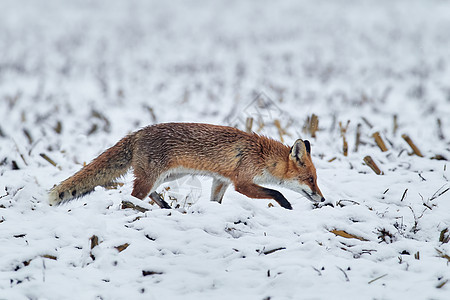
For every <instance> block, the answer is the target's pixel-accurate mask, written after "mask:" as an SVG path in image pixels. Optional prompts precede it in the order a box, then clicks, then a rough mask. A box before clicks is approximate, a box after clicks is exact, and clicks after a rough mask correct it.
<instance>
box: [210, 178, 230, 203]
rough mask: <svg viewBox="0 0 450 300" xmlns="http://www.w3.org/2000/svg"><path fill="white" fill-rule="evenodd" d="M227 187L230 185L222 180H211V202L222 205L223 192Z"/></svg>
mask: <svg viewBox="0 0 450 300" xmlns="http://www.w3.org/2000/svg"><path fill="white" fill-rule="evenodd" d="M229 185H230V183H228V182H226V181H224V180H221V179H218V178H213V183H212V187H211V201H217V202H219V203H222V199H223V195H224V194H225V191H226V190H227V188H228V186H229Z"/></svg>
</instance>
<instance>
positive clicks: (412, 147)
mask: <svg viewBox="0 0 450 300" xmlns="http://www.w3.org/2000/svg"><path fill="white" fill-rule="evenodd" d="M402 138H403V139H404V140H405V141H406V142H407V143H408V145H409V146H410V147H411V149H412V150H413V154H415V155H417V156H420V157H423V155H422V153H421V152H420V150H419V148H417V146H416V145H415V144H414V143H413V141H412V140H411V138H410V137H409V136H408V135H407V134H402Z"/></svg>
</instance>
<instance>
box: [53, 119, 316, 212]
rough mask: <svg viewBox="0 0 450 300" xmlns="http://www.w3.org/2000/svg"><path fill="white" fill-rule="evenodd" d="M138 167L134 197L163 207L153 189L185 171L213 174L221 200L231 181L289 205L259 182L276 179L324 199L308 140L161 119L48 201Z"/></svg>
mask: <svg viewBox="0 0 450 300" xmlns="http://www.w3.org/2000/svg"><path fill="white" fill-rule="evenodd" d="M130 167H132V168H133V172H134V176H135V179H134V185H133V191H132V193H131V195H132V196H134V197H136V198H139V199H144V198H145V197H147V196H148V195H150V197H151V198H152V199H153V200H154V201H155V202H156V203H157V204H158V205H159V206H160V207H162V208H170V206H169V205H168V204H167V203H166V202H165V201H164V200H163V199H162V198H161V197H159V195H158V194H157V193H156V192H155V190H156V188H157V187H158V186H159V185H160V184H162V183H164V182H167V181H172V180H175V179H177V178H179V177H182V176H185V175H189V174H191V175H209V176H212V177H213V184H212V189H211V200H212V201H217V202H219V203H221V202H222V198H223V195H224V193H225V190H226V189H227V188H228V186H229V185H230V183H232V184H233V185H234V187H235V189H236V191H237V192H239V193H241V194H244V195H246V196H247V197H250V198H258V199H274V200H275V201H276V202H278V203H279V204H280V205H281V206H282V207H284V208H286V209H292V206H291V204H290V203H289V202H288V200H286V198H285V197H284V196H283V195H282V194H281V193H280V192H278V191H276V190H273V189H269V188H265V187H262V186H260V184H274V185H279V186H282V187H286V188H288V189H291V190H293V191H296V192H299V193H301V194H303V195H304V196H306V198H308V199H309V200H311V201H315V202H323V201H325V198H324V197H323V195H322V193H321V191H320V190H319V187H318V186H317V175H316V169H315V167H314V165H313V163H312V160H311V146H310V143H309V142H308V141H306V140H305V141H303V140H301V139H298V140H297V141H296V142H295V143H294V145H293V146H292V147H288V146H286V145H284V144H282V143H280V142H278V141H276V140H273V139H270V138H267V137H265V136H261V135H258V134H256V133H247V132H243V131H241V130H238V129H236V128H233V127H227V126H218V125H210V124H198V123H163V124H156V125H152V126H148V127H145V128H143V129H141V130H139V131H136V132H134V133H132V134H130V135H128V136H126V137H124V138H122V139H121V140H120V141H119V142H118V143H117V144H116V145H114V146H113V147H111V148H109V149H108V150H106V151H105V152H103V153H102V154H100V155H99V156H98V157H97V158H95V159H94V160H93V161H92V162H91V163H89V164H88V165H86V166H85V167H84V168H82V169H81V170H80V171H78V172H77V173H75V175H73V176H72V177H69V178H68V179H66V180H64V181H63V182H61V183H60V184H59V185H57V186H55V187H54V188H53V189H51V191H50V194H49V202H50V205H56V204H59V203H61V202H65V201H68V200H71V199H74V198H78V197H82V196H84V195H86V194H88V193H90V192H92V191H93V190H94V188H95V187H96V186H99V185H100V186H105V185H108V184H110V183H112V182H113V181H114V180H115V179H116V178H118V177H120V176H122V175H124V174H125V173H126V172H127V171H128V170H129V169H130Z"/></svg>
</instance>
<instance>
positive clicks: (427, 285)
mask: <svg viewBox="0 0 450 300" xmlns="http://www.w3.org/2000/svg"><path fill="white" fill-rule="evenodd" d="M0 7H1V9H0V120H1V121H0V245H1V246H0V257H1V259H0V299H97V298H98V299H123V298H127V299H230V298H236V299H345V298H357V299H406V298H407V299H448V295H449V289H450V283H446V282H447V281H448V280H450V266H449V265H448V264H449V259H448V255H450V244H449V242H448V236H449V233H448V232H445V229H448V228H449V227H450V215H449V211H450V191H448V192H446V191H447V189H448V188H449V187H450V184H449V178H450V166H449V164H448V161H447V160H435V159H431V158H432V157H434V156H436V155H442V156H444V157H445V158H446V159H450V119H449V118H448V116H449V115H450V85H449V82H450V68H449V64H450V56H449V52H448V49H449V48H450V35H449V32H450V18H449V17H448V16H449V13H450V4H449V3H448V2H446V1H439V0H432V1H426V2H425V1H406V0H400V1H395V2H393V1H387V0H386V1H352V0H348V1H339V2H334V1H324V0H319V1H288V0H283V1H258V2H253V1H200V0H189V1H170V2H168V3H166V2H164V1H138V0H130V1H119V0H110V1H101V0H81V1H56V0H50V1H26V0H20V1H10V0H4V1H2V2H1V3H0ZM261 103H262V105H261ZM313 113H314V114H316V115H317V116H318V118H319V128H320V131H318V132H317V137H316V138H313V137H311V136H310V134H309V133H307V132H304V131H303V130H302V127H303V125H304V123H305V120H306V118H307V117H308V116H311V114H313ZM394 115H396V116H397V120H398V129H397V130H395V128H394V123H393V117H394ZM249 116H252V117H254V125H253V129H254V130H259V129H260V124H261V123H264V126H263V127H262V128H261V129H260V130H259V131H258V132H260V133H261V134H265V135H268V136H271V137H273V138H276V139H280V134H279V131H278V129H277V128H276V126H275V125H274V121H275V120H278V121H279V122H280V125H281V127H282V128H284V129H285V130H286V132H287V134H286V135H283V136H282V137H283V139H284V142H285V143H287V144H292V143H293V142H294V141H295V140H296V139H297V138H303V139H308V140H310V141H311V144H312V155H313V160H314V162H315V165H316V168H317V173H318V183H319V186H320V188H321V190H322V192H323V193H324V195H325V197H326V198H327V204H332V205H333V207H332V206H330V205H324V206H320V207H317V206H314V205H313V204H312V203H311V202H309V201H308V200H307V199H305V198H304V197H302V196H301V195H299V194H297V193H295V192H292V191H288V190H285V189H279V190H280V191H281V192H282V193H283V194H284V195H285V196H286V198H287V199H288V200H289V201H290V202H291V203H292V205H293V208H294V209H293V210H292V211H288V210H285V209H283V208H281V207H279V206H278V204H277V203H276V202H275V201H268V200H253V199H249V198H247V197H245V196H243V195H241V194H238V193H237V192H235V191H234V190H233V188H232V187H230V188H229V189H228V190H227V192H226V193H225V196H224V200H223V203H222V204H218V203H213V202H210V201H209V192H210V187H211V179H209V178H203V177H196V178H189V177H187V178H185V179H183V180H178V181H176V182H172V183H167V184H165V185H164V186H162V187H161V188H160V189H159V192H162V193H163V194H164V197H165V198H166V199H172V200H170V201H169V203H171V204H172V206H173V207H174V209H172V210H161V209H159V208H158V207H157V206H156V205H152V204H151V203H150V202H149V201H145V202H142V201H140V200H137V199H134V198H133V197H131V195H130V194H131V189H132V180H133V178H132V175H131V173H130V174H127V175H126V176H125V177H124V178H123V179H122V180H121V182H123V183H124V185H123V186H119V187H117V189H104V188H97V189H96V190H95V192H94V193H92V194H90V195H88V196H86V197H84V198H82V199H79V200H75V201H72V202H70V203H68V204H65V205H61V206H58V207H50V206H49V205H48V202H47V193H48V191H49V189H50V188H51V187H52V186H53V185H54V184H56V183H58V182H60V181H61V180H64V179H65V178H67V177H68V176H70V175H72V174H73V173H74V172H76V171H77V170H79V169H80V168H81V167H82V164H83V163H84V162H89V161H90V160H92V159H93V158H94V157H96V156H97V155H98V154H100V153H101V152H102V151H103V150H105V149H106V148H107V147H109V146H111V145H113V144H114V143H115V142H116V141H118V140H119V139H120V138H121V137H122V136H124V135H125V134H127V133H129V132H131V131H134V130H136V129H138V128H141V127H143V126H146V125H148V124H153V123H158V122H171V121H190V122H206V123H213V124H224V125H233V126H238V127H239V128H241V129H243V128H244V124H245V119H246V118H247V117H249ZM363 118H365V119H366V120H367V121H369V122H370V124H371V125H372V127H370V126H369V125H368V124H367V123H366V122H365V121H364V120H363ZM347 120H350V123H349V126H348V130H347V132H346V133H345V136H346V140H347V142H348V145H349V152H348V156H344V155H343V151H342V144H343V141H342V137H341V133H340V129H339V122H342V125H343V126H345V124H346V123H347ZM438 120H440V121H439V122H441V125H440V126H438ZM358 124H361V125H360V129H361V141H362V142H363V143H362V144H360V145H359V148H358V151H356V152H355V151H354V149H355V143H356V141H355V136H356V132H357V125H358ZM377 131H378V132H380V135H381V137H382V139H383V140H384V141H385V143H386V146H387V148H388V151H387V152H381V151H380V149H379V148H378V147H377V145H376V144H375V142H374V139H373V138H372V134H373V133H375V132H377ZM440 132H442V134H443V137H441V136H440ZM402 134H408V135H409V136H410V138H411V139H412V141H413V142H414V143H415V144H416V145H417V147H418V148H419V149H420V151H421V152H422V154H423V157H419V156H417V155H410V152H412V150H411V148H410V147H409V146H408V144H407V143H406V142H405V140H404V139H403V138H402V136H401V135H402ZM41 154H45V155H47V156H48V157H49V158H50V159H51V160H53V161H54V162H55V163H56V164H57V166H56V167H55V166H53V165H52V164H50V163H49V162H48V161H47V160H46V159H44V158H43V157H42V156H41ZM367 155H370V156H371V157H372V158H373V160H374V161H375V163H376V164H377V165H378V166H379V167H380V169H381V170H382V171H383V173H384V174H383V175H376V174H375V173H374V172H373V171H372V170H371V169H370V168H369V167H368V166H367V165H365V164H364V162H363V158H364V157H365V156H367ZM14 166H17V168H18V169H17V170H15V169H14ZM123 201H129V202H131V203H133V204H134V205H138V206H140V207H143V208H145V209H148V210H147V211H146V212H140V211H137V210H134V209H122V202H123ZM269 204H272V205H269ZM333 230H341V231H345V232H347V233H348V234H351V235H352V237H356V238H345V237H342V236H339V235H336V234H333V233H332V232H331V231H333ZM93 236H96V237H97V238H98V241H99V243H98V245H96V246H94V247H93V248H92V249H91V247H92V244H91V239H92V237H93ZM440 237H442V238H440ZM125 245H128V247H126V248H125ZM119 246H123V248H125V249H124V250H123V249H121V250H122V251H119V250H118V249H117V247H119ZM445 255H447V258H445V257H444V256H445Z"/></svg>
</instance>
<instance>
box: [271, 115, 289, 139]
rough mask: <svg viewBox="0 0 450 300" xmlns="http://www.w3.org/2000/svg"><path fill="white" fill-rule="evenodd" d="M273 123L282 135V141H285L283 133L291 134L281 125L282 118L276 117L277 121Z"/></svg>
mask: <svg viewBox="0 0 450 300" xmlns="http://www.w3.org/2000/svg"><path fill="white" fill-rule="evenodd" d="M273 124H274V125H275V127H276V128H277V129H278V133H279V135H280V140H281V142H282V143H284V139H283V135H289V134H288V133H287V131H286V130H285V129H284V128H283V127H281V123H280V120H278V119H276V120H275V121H273Z"/></svg>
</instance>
